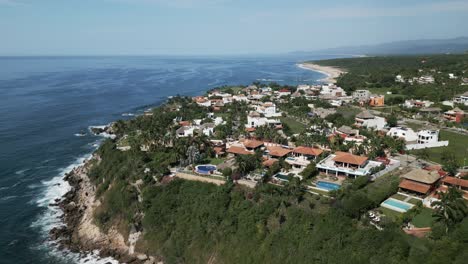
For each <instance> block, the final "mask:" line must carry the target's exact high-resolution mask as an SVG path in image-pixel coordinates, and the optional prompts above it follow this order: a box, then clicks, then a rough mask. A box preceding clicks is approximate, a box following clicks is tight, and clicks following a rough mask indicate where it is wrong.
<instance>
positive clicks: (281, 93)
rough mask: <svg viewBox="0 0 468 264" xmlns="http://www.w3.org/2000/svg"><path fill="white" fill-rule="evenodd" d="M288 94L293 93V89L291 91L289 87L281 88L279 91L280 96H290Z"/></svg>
mask: <svg viewBox="0 0 468 264" xmlns="http://www.w3.org/2000/svg"><path fill="white" fill-rule="evenodd" d="M288 95H291V91H289V90H288V89H281V90H279V91H278V96H279V97H283V96H288Z"/></svg>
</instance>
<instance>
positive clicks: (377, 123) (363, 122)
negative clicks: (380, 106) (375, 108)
mask: <svg viewBox="0 0 468 264" xmlns="http://www.w3.org/2000/svg"><path fill="white" fill-rule="evenodd" d="M355 121H356V122H355V123H354V125H355V126H357V127H365V128H370V129H376V130H381V129H383V128H384V127H385V125H386V124H387V122H386V121H385V118H383V117H380V116H374V115H372V114H371V113H370V112H369V111H368V110H365V111H363V112H361V113H360V114H358V115H356V118H355Z"/></svg>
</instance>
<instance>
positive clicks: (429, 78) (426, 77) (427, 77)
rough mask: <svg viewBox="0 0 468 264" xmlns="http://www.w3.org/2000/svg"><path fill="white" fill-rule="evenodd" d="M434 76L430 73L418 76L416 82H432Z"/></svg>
mask: <svg viewBox="0 0 468 264" xmlns="http://www.w3.org/2000/svg"><path fill="white" fill-rule="evenodd" d="M434 82H435V80H434V77H433V76H432V75H424V76H421V77H419V78H418V83H419V84H428V83H434Z"/></svg>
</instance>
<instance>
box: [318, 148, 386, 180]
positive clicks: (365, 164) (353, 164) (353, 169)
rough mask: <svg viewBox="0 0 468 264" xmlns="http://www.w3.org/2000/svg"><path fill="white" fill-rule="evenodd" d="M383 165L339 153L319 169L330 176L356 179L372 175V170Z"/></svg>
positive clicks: (364, 158) (362, 157)
mask: <svg viewBox="0 0 468 264" xmlns="http://www.w3.org/2000/svg"><path fill="white" fill-rule="evenodd" d="M381 165H382V163H381V162H378V161H372V160H369V159H368V157H365V156H358V155H353V154H351V153H348V152H340V151H337V152H336V153H335V154H331V155H329V156H328V157H326V158H325V159H323V160H322V161H320V162H319V163H318V164H317V169H318V170H319V171H320V172H322V173H325V174H329V175H335V176H347V177H353V178H356V177H359V176H365V175H370V174H371V172H372V168H375V167H379V166H381Z"/></svg>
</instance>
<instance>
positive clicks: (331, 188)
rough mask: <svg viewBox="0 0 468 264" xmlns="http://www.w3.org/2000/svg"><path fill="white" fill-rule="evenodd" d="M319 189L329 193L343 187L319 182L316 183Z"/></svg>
mask: <svg viewBox="0 0 468 264" xmlns="http://www.w3.org/2000/svg"><path fill="white" fill-rule="evenodd" d="M316 185H317V188H320V189H323V190H325V191H327V192H329V191H335V190H338V189H339V188H340V187H341V186H340V185H339V184H336V183H332V182H325V181H318V182H317V183H316Z"/></svg>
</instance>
